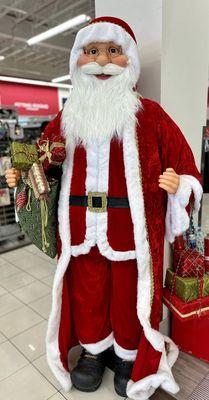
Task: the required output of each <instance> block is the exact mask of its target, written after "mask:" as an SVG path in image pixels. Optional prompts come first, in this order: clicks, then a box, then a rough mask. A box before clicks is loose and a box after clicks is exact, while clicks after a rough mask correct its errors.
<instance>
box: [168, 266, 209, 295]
mask: <svg viewBox="0 0 209 400" xmlns="http://www.w3.org/2000/svg"><path fill="white" fill-rule="evenodd" d="M165 285H166V287H167V288H168V289H169V290H170V292H171V293H172V294H175V296H177V297H179V298H180V299H181V300H182V301H183V302H186V303H188V302H190V301H193V300H196V299H197V298H198V296H199V294H200V295H202V296H203V297H206V296H209V275H207V274H205V275H204V277H203V288H202V293H200V290H201V281H200V282H199V279H198V278H194V277H190V278H182V277H180V276H178V275H176V273H175V272H174V271H172V269H171V268H169V269H167V271H166V280H165Z"/></svg>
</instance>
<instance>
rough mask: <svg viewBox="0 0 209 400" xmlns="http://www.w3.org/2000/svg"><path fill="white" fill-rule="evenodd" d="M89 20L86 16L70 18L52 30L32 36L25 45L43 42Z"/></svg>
mask: <svg viewBox="0 0 209 400" xmlns="http://www.w3.org/2000/svg"><path fill="white" fill-rule="evenodd" d="M89 20H90V17H88V16H87V15H86V14H81V15H78V16H77V17H75V18H71V19H69V20H68V21H66V22H63V23H62V24H60V25H57V26H55V27H54V28H51V29H49V30H47V31H45V32H42V33H40V34H39V35H36V36H33V37H32V38H30V39H28V40H27V43H28V44H29V46H31V45H33V44H36V43H39V42H42V41H43V40H46V39H49V38H51V37H53V36H56V35H59V33H62V32H65V31H67V30H68V29H71V28H74V27H75V26H77V25H80V24H83V23H84V22H87V21H89Z"/></svg>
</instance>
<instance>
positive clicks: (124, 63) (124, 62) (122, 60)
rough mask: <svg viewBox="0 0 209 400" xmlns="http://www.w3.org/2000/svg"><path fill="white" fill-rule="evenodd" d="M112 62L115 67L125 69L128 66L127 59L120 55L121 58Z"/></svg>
mask: <svg viewBox="0 0 209 400" xmlns="http://www.w3.org/2000/svg"><path fill="white" fill-rule="evenodd" d="M112 62H113V63H114V64H116V65H119V66H120V67H123V68H125V67H127V65H128V57H127V56H125V55H123V54H122V55H121V56H118V57H116V58H115V59H113V60H112Z"/></svg>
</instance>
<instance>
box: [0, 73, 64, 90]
mask: <svg viewBox="0 0 209 400" xmlns="http://www.w3.org/2000/svg"><path fill="white" fill-rule="evenodd" d="M0 81H4V82H14V83H25V84H28V85H38V86H51V87H60V88H66V89H70V88H72V85H67V84H64V83H53V82H48V81H38V80H35V79H34V80H33V79H24V78H16V77H15V76H3V75H0Z"/></svg>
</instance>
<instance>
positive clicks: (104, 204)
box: [88, 192, 107, 213]
mask: <svg viewBox="0 0 209 400" xmlns="http://www.w3.org/2000/svg"><path fill="white" fill-rule="evenodd" d="M93 197H101V201H102V205H101V207H94V206H93ZM88 210H89V211H91V212H96V213H100V212H105V211H107V194H106V193H105V192H88Z"/></svg>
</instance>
